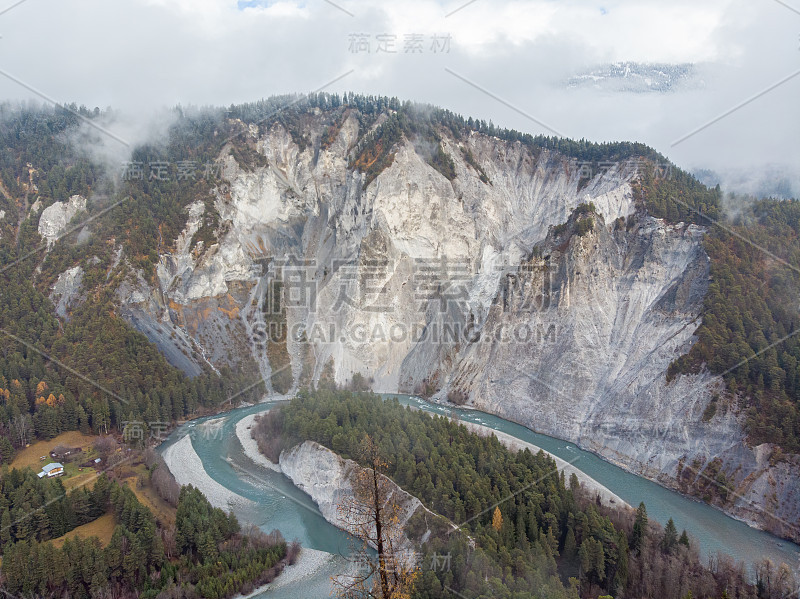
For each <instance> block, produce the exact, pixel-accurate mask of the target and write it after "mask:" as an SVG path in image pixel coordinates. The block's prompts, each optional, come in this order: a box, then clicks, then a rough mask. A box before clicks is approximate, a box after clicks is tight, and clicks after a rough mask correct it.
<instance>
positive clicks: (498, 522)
mask: <svg viewBox="0 0 800 599" xmlns="http://www.w3.org/2000/svg"><path fill="white" fill-rule="evenodd" d="M492 528H494V529H495V530H496V531H498V532H500V529H501V528H503V514H502V513H500V508H499V507H495V508H494V514H492Z"/></svg>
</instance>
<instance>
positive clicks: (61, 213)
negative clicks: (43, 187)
mask: <svg viewBox="0 0 800 599" xmlns="http://www.w3.org/2000/svg"><path fill="white" fill-rule="evenodd" d="M85 209H86V198H84V197H83V196H79V195H74V196H72V197H70V198H69V200H67V201H66V202H55V203H53V204H51V205H50V206H48V207H47V208H45V209H44V210H43V211H42V215H41V216H40V217H39V235H41V236H42V237H44V238H45V239H46V240H47V245H48V246H50V245H52V244H53V243H55V241H56V239H58V238H59V237H61V235H62V234H63V233H64V232H65V231H66V229H67V225H69V223H70V221H71V220H72V219H73V217H74V216H75V215H76V214H78V212H80V211H81V210H85Z"/></svg>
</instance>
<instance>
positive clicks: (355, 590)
mask: <svg viewBox="0 0 800 599" xmlns="http://www.w3.org/2000/svg"><path fill="white" fill-rule="evenodd" d="M361 456H362V463H365V464H368V466H367V467H365V468H359V469H358V471H357V472H356V473H355V475H354V478H353V481H352V485H353V494H352V496H349V497H347V499H346V500H345V501H344V502H343V503H342V504H341V505H340V506H339V517H340V520H341V521H342V522H343V523H344V525H345V528H346V529H347V530H348V531H349V532H350V533H352V534H353V536H355V537H356V538H358V539H359V540H360V542H361V544H360V545H359V546H358V547H356V548H354V551H353V558H354V560H355V562H356V563H357V564H358V565H359V570H358V571H357V572H356V573H355V574H346V575H341V576H336V577H334V578H333V582H334V585H335V587H336V592H337V594H338V596H339V597H341V598H342V599H409V598H410V597H411V592H412V590H413V587H414V581H415V580H416V578H417V574H418V569H417V567H416V564H415V563H414V559H413V556H410V555H408V553H407V552H403V551H401V550H400V547H401V542H402V538H403V527H402V525H401V524H400V514H401V508H400V506H399V505H398V504H397V501H396V499H395V497H396V493H395V492H394V484H393V483H392V481H391V480H390V479H389V478H388V477H386V475H385V474H384V472H385V471H386V466H387V465H386V462H384V461H383V459H382V458H381V456H380V452H379V450H378V447H377V445H376V444H375V442H374V441H373V439H372V438H371V437H370V436H369V435H367V436H366V437H365V438H364V441H363V443H362V447H361ZM370 549H375V550H377V552H378V554H377V556H375V554H374V552H373V551H371V550H370Z"/></svg>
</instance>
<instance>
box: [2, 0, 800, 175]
mask: <svg viewBox="0 0 800 599" xmlns="http://www.w3.org/2000/svg"><path fill="white" fill-rule="evenodd" d="M332 1H334V2H335V3H336V5H338V6H340V7H341V8H343V9H344V10H340V9H339V8H337V7H336V6H334V5H332V4H331V3H329V2H326V1H324V0H306V1H303V2H301V1H297V2H290V1H281V0H278V1H267V2H261V3H257V2H238V1H236V0H129V1H128V2H124V3H110V2H104V1H102V0H66V1H64V2H59V3H44V2H41V1H40V0H30V1H29V2H26V3H24V4H21V5H20V6H18V7H16V8H14V9H12V10H11V11H9V12H7V13H6V14H3V15H0V35H2V36H3V37H2V39H0V50H2V54H1V55H0V56H2V58H0V69H2V70H3V71H6V72H8V73H10V74H12V75H13V76H15V77H17V78H19V79H20V80H22V81H24V82H25V83H26V84H28V85H30V86H33V87H35V88H37V89H39V90H41V91H42V92H44V93H45V94H47V95H48V96H50V97H53V98H56V99H58V100H62V101H75V102H77V103H83V104H86V105H88V106H90V107H94V106H100V107H105V106H114V107H116V108H120V109H122V110H125V111H127V112H129V113H133V114H134V115H137V114H138V115H143V114H146V113H149V112H151V111H154V110H155V109H157V108H162V107H166V106H172V105H174V104H176V103H182V104H194V105H208V104H216V105H227V104H230V103H236V102H244V101H251V100H255V99H258V98H261V97H265V96H269V95H272V94H278V93H287V92H306V91H311V90H314V89H317V88H319V87H321V86H323V85H324V84H325V83H327V82H329V81H331V80H333V79H334V78H336V77H338V76H340V75H342V74H343V73H345V72H347V71H348V70H350V69H354V71H353V73H352V74H351V75H349V76H348V77H346V78H344V79H343V80H342V81H340V82H339V83H337V84H336V85H334V86H332V87H331V88H330V91H340V92H341V91H346V90H353V91H359V92H363V93H369V94H387V95H396V96H398V97H401V98H403V99H412V100H419V101H427V102H432V103H435V104H438V105H441V106H444V107H447V108H450V109H452V110H455V111H457V112H461V113H463V114H466V115H471V116H475V117H479V118H483V119H486V120H490V119H491V120H493V121H494V122H495V123H497V124H502V125H506V126H511V127H514V128H516V129H520V130H525V131H530V132H532V133H538V132H544V131H543V129H542V128H541V127H539V126H538V125H536V124H535V123H534V122H532V121H531V120H529V119H527V118H525V117H524V116H522V115H520V114H519V113H518V112H515V111H514V110H511V109H509V108H508V107H506V106H504V105H502V104H501V103H498V102H497V101H496V100H495V99H492V98H491V97H490V96H489V95H487V94H484V93H482V92H480V91H479V90H476V89H474V88H472V87H470V86H469V85H467V84H465V83H464V82H463V81H460V80H458V79H456V78H455V77H453V76H451V75H448V74H447V73H446V71H445V68H449V69H452V70H453V71H455V72H457V73H459V74H462V75H463V76H465V77H467V78H468V79H470V80H471V81H474V82H475V83H477V84H479V85H481V86H483V87H484V88H485V89H486V90H487V91H489V92H491V93H492V94H494V95H496V96H499V97H501V98H504V99H505V100H507V101H508V102H510V103H512V104H513V105H515V106H517V107H518V108H519V109H520V110H522V111H524V112H527V113H528V114H530V115H532V116H535V117H536V118H537V119H539V120H541V121H544V122H546V123H551V124H552V125H553V126H554V127H555V128H556V129H558V130H560V131H564V132H565V133H567V134H569V135H570V136H573V137H586V138H589V139H596V140H612V139H634V140H640V141H644V142H646V143H649V144H651V145H653V146H655V147H656V148H657V149H659V150H660V151H662V152H664V153H665V154H667V155H668V156H670V157H671V158H674V159H675V160H676V161H677V162H678V163H679V164H682V165H686V166H691V167H694V166H708V167H712V168H722V167H725V168H728V169H730V168H734V169H742V168H753V167H757V166H758V165H760V164H766V163H771V162H782V163H789V162H794V163H800V150H798V148H797V144H796V141H795V140H796V139H797V138H798V134H800V131H798V129H800V122H799V120H800V119H799V118H798V116H797V113H796V108H795V105H796V98H797V94H798V91H800V77H798V78H797V79H795V80H793V81H790V82H788V83H786V84H785V85H783V86H780V87H778V88H776V89H775V90H773V91H771V92H769V93H768V94H766V95H765V96H764V97H763V98H760V99H758V100H755V101H754V102H752V103H751V104H749V105H748V106H745V107H743V108H742V109H741V110H738V111H736V112H735V113H733V114H731V115H730V116H728V117H726V118H724V119H722V120H721V121H719V122H718V123H715V124H713V125H710V126H709V127H708V128H707V129H705V130H703V131H702V132H700V133H698V134H697V135H695V136H693V137H692V138H690V139H687V140H686V141H685V142H683V143H681V144H679V145H677V146H674V147H673V146H672V145H671V144H672V142H673V141H675V140H676V139H677V138H679V137H680V136H682V135H684V134H686V133H688V132H689V131H692V130H693V129H695V128H697V127H699V126H701V125H703V124H704V123H707V122H708V121H710V120H712V119H714V118H715V117H717V116H718V115H720V114H722V113H723V112H725V111H727V110H729V109H731V108H732V107H734V106H736V105H737V104H738V103H740V102H742V101H744V100H746V99H748V98H749V97H751V96H752V95H754V94H756V93H757V92H759V91H761V90H763V89H765V88H766V87H768V86H770V85H772V84H774V83H775V82H776V81H779V80H780V79H781V78H783V77H786V76H787V75H788V74H790V73H792V72H794V71H795V70H796V69H798V68H800V51H798V50H799V49H798V31H800V15H798V14H796V13H794V12H792V11H790V10H789V9H787V8H785V7H784V6H781V5H780V4H779V3H777V2H768V1H765V2H757V3H756V2H746V1H745V0H704V1H703V2H697V1H696V0H695V1H691V2H690V1H689V0H675V1H674V2H669V3H665V2H663V1H662V0H638V1H637V0H612V1H608V2H605V1H604V2H602V3H598V4H594V3H590V2H585V1H577V0H566V1H559V2H556V1H546V0H530V1H522V0H476V1H475V2H473V3H471V4H470V5H468V6H466V7H464V8H463V9H462V10H459V11H458V12H456V13H454V14H452V16H450V17H446V15H447V14H448V13H450V12H452V11H453V10H455V9H456V8H458V7H459V6H463V4H464V3H462V2H460V1H458V0H456V1H442V2H437V1H434V0H409V1H408V2H402V3H388V2H385V1H378V0H365V1H355V0H346V1H343V2H339V1H337V0H332ZM345 11H347V12H350V13H352V14H353V15H354V16H349V15H348V14H346V12H345ZM359 32H360V33H366V34H368V35H369V36H370V38H371V40H372V52H370V53H369V54H353V53H351V52H349V51H348V46H349V37H348V36H349V35H350V34H353V33H359ZM381 33H388V34H394V35H396V36H397V43H396V49H397V50H398V52H397V53H396V54H394V55H386V54H376V53H375V51H374V50H375V39H374V36H375V35H377V34H381ZM412 33H419V34H423V35H425V36H426V44H425V48H424V52H423V53H421V54H415V55H410V54H406V53H404V52H403V50H404V35H405V34H412ZM433 34H449V35H451V36H452V42H451V48H450V52H449V53H443V54H442V53H440V54H434V53H433V52H432V51H431V50H430V47H429V44H430V36H431V35H433ZM620 60H627V61H653V62H693V63H698V64H699V69H700V72H701V73H702V78H703V80H704V82H705V86H704V87H703V88H702V89H700V90H690V91H680V92H676V93H671V94H666V95H657V94H648V95H635V94H609V93H606V92H602V91H596V90H591V89H588V90H587V89H582V90H566V89H565V88H564V86H563V82H564V81H565V80H566V79H567V78H568V77H569V76H570V75H572V74H574V73H576V72H579V71H581V70H583V69H585V68H587V67H590V66H592V65H596V64H598V63H603V62H610V61H620ZM0 97H2V98H10V99H14V98H27V97H31V93H30V92H29V91H28V90H26V89H25V88H24V87H22V86H19V85H18V84H17V83H14V82H12V81H10V80H8V79H5V78H3V77H0Z"/></svg>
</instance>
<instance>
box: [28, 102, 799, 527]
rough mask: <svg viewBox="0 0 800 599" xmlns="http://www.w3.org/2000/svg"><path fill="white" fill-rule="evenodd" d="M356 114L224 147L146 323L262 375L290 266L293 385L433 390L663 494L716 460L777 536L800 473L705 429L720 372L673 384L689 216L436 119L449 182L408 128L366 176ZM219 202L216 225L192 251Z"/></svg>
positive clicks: (686, 305) (694, 258) (738, 438)
mask: <svg viewBox="0 0 800 599" xmlns="http://www.w3.org/2000/svg"><path fill="white" fill-rule="evenodd" d="M358 127H359V125H358V121H357V119H355V118H354V117H352V116H351V117H349V118H347V119H345V121H344V123H343V125H342V127H341V129H340V131H339V133H338V137H337V138H336V139H335V140H334V141H333V143H332V144H331V145H329V146H328V147H326V148H322V147H320V145H319V137H320V135H321V134H322V132H323V131H324V130H325V127H324V126H323V125H322V124H321V123H315V122H313V118H312V122H310V124H308V125H307V130H306V132H305V133H306V136H307V138H308V139H311V140H312V143H311V144H310V145H309V146H308V147H307V148H305V149H304V150H302V151H301V150H300V149H299V147H298V146H297V145H296V144H295V143H294V142H293V141H292V137H291V135H290V134H289V133H288V132H287V131H286V130H284V129H283V128H282V127H281V126H279V125H275V126H273V127H271V128H269V129H267V130H265V129H263V128H262V129H260V130H259V129H258V128H254V127H251V128H250V135H251V136H252V140H253V141H254V143H255V144H256V147H257V148H258V150H259V151H260V152H261V153H262V154H263V156H264V157H265V158H266V161H267V162H268V164H267V166H256V167H243V166H242V165H239V164H238V163H237V162H236V161H235V160H234V159H233V158H232V157H231V156H230V155H228V153H227V151H226V152H223V156H222V158H223V160H224V169H223V175H224V178H225V179H226V181H227V183H226V184H225V185H222V186H220V187H219V188H218V189H216V190H215V192H214V197H213V198H198V200H197V202H195V203H193V204H191V205H190V206H189V208H188V210H189V218H188V222H187V225H186V229H185V230H184V232H183V233H182V234H181V236H180V237H179V238H178V239H177V240H176V242H175V244H174V250H173V251H171V252H169V253H165V254H163V255H162V256H161V263H160V265H159V267H158V273H157V274H158V277H157V278H158V284H157V286H156V287H155V288H149V287H147V285H144V284H143V283H142V281H138V282H132V283H131V285H130V286H129V287H127V288H126V289H127V291H125V293H121V295H120V297H121V298H122V301H123V303H124V304H125V305H126V306H127V307H128V308H130V309H131V310H138V311H139V312H137V313H138V314H140V317H139V318H138V320H139V321H140V322H143V321H144V319H143V318H142V317H141V315H147V317H148V318H149V320H150V321H151V322H161V323H164V324H165V325H168V326H169V327H176V328H177V329H180V330H182V331H184V332H185V335H186V337H187V339H189V340H190V344H191V345H193V346H194V347H195V348H196V349H197V351H196V352H195V353H197V354H199V355H202V356H203V357H204V358H205V359H207V360H208V362H209V363H211V364H213V365H215V366H221V365H224V364H227V365H232V366H234V367H238V366H237V365H238V364H241V363H243V362H244V361H248V360H249V361H250V362H252V361H255V363H256V364H257V365H258V370H259V371H260V373H261V375H262V376H263V377H264V378H265V380H267V381H269V380H270V373H271V371H272V368H271V365H270V362H269V359H268V357H267V353H266V350H265V345H264V343H263V342H262V341H263V335H262V333H263V331H264V328H265V327H266V326H267V324H268V323H267V322H266V318H265V314H264V309H265V305H266V304H265V302H266V301H267V292H268V289H269V282H270V281H271V280H273V278H274V277H276V276H277V275H278V274H279V273H280V271H281V264H284V265H286V264H289V265H291V264H294V266H293V267H292V268H294V271H293V272H294V273H295V275H297V276H298V277H299V279H298V280H301V281H302V283H301V284H299V287H298V286H295V288H294V292H299V293H300V295H301V296H302V297H300V299H296V298H295V299H293V300H292V301H291V302H290V305H289V307H288V309H287V314H286V321H287V322H286V326H287V330H288V339H287V341H286V351H287V352H288V354H289V356H290V359H291V370H292V376H293V379H294V386H295V387H296V386H297V385H298V383H299V379H300V377H301V376H307V377H308V379H309V380H312V381H316V380H318V379H319V377H320V376H321V375H322V373H323V370H324V369H325V368H326V366H328V367H332V374H333V377H334V379H335V380H336V382H337V383H340V384H346V383H348V382H349V381H350V380H351V379H352V377H353V376H354V374H356V373H358V374H360V375H362V376H363V377H364V378H365V380H367V381H370V384H371V386H372V388H373V389H374V390H376V391H384V392H397V391H400V392H416V391H417V390H418V389H420V388H423V387H424V388H426V389H427V391H429V392H430V393H432V394H433V397H434V399H439V400H442V401H445V400H446V399H447V397H448V396H450V397H455V398H458V400H459V402H465V403H467V404H468V405H472V406H475V407H477V408H480V409H483V410H486V411H489V412H493V413H497V414H499V415H501V416H504V417H506V418H509V419H511V420H514V421H517V422H520V423H521V424H524V425H527V426H530V427H532V428H534V429H536V430H538V431H541V432H545V433H548V434H551V435H554V436H557V437H560V438H564V439H569V440H571V441H573V442H575V443H576V444H579V445H580V446H582V447H584V448H587V449H590V450H593V451H595V452H597V453H599V454H600V455H602V456H604V457H606V458H607V459H609V460H611V461H613V462H615V463H617V464H619V465H621V466H623V467H626V468H629V469H631V470H633V471H635V472H637V473H639V474H642V475H644V476H647V477H648V478H651V479H654V480H658V481H660V482H662V483H664V484H666V485H670V486H676V485H677V479H676V476H677V474H678V469H679V467H680V465H681V464H696V465H698V468H699V470H701V471H702V469H703V468H704V467H705V466H706V465H707V464H709V463H710V462H711V461H712V460H713V459H714V458H719V459H721V460H722V461H723V463H724V466H723V468H724V469H725V471H726V472H728V473H730V474H731V475H732V476H733V477H734V478H735V481H736V485H737V488H736V492H737V493H739V494H741V495H744V496H747V497H748V498H750V499H749V501H750V504H749V505H752V506H756V507H755V508H753V509H745V508H743V507H741V506H740V507H735V506H730V505H729V506H728V508H727V509H729V511H732V512H733V513H736V514H738V515H740V516H742V517H746V518H748V519H750V520H751V521H756V522H757V523H758V524H759V525H761V526H765V527H767V528H771V529H773V530H775V528H774V526H772V525H771V524H770V523H769V519H768V518H767V517H766V516H763V514H764V513H765V512H763V511H760V512H759V511H758V510H760V509H761V508H762V507H763V506H765V505H767V503H769V502H772V503H774V502H775V501H777V502H778V503H779V504H780V506H781V507H780V508H775V509H778V510H779V512H780V513H781V514H783V516H782V518H784V519H787V518H789V519H791V518H793V519H792V520H791V521H792V522H797V520H798V518H800V513H797V511H798V510H800V508H799V507H798V502H797V501H796V500H795V501H793V500H792V498H793V497H796V493H797V492H798V489H799V488H800V483H799V482H798V481H799V480H800V479H799V478H798V468H797V467H795V466H792V465H789V466H787V467H786V468H783V467H781V468H779V469H776V468H774V467H773V466H771V465H770V464H769V460H766V461H765V460H763V459H762V460H759V459H758V457H757V455H756V452H755V451H754V450H753V449H752V448H749V447H747V445H746V443H745V440H744V435H743V433H742V423H741V421H740V419H739V417H738V416H737V415H736V412H735V409H733V408H734V407H735V406H730V409H727V410H718V411H717V414H716V415H715V416H714V417H713V418H712V419H711V420H710V421H708V422H704V420H703V413H704V411H705V408H706V407H707V406H708V404H709V402H710V400H711V397H712V396H713V395H714V394H715V393H719V392H720V391H721V390H722V389H723V387H722V382H721V381H720V380H719V379H718V378H716V377H712V376H710V375H708V374H701V375H697V376H682V377H679V378H678V379H677V380H675V381H673V382H671V383H670V384H667V382H666V371H667V368H668V366H669V364H670V363H671V362H672V361H673V360H674V359H676V358H677V357H679V356H680V355H682V354H684V353H686V351H688V349H689V347H691V345H692V343H693V342H694V340H695V338H694V333H695V331H696V329H697V326H698V325H699V319H698V317H699V314H700V309H701V304H702V299H703V296H704V294H705V292H706V288H707V285H708V258H707V256H706V255H705V253H704V251H703V248H702V236H703V233H704V232H703V231H702V230H701V229H699V228H698V227H695V226H685V225H683V224H677V225H669V224H666V223H664V222H662V221H659V220H657V219H653V218H649V217H646V216H644V215H643V214H641V213H637V212H636V207H635V205H634V197H633V190H632V187H631V182H632V181H633V180H634V179H635V177H636V164H635V163H634V162H629V163H628V162H623V163H620V164H617V165H616V166H615V167H614V168H612V169H610V170H608V171H607V172H604V173H602V174H599V175H596V176H595V177H594V178H592V179H590V180H588V181H587V180H586V179H581V177H580V173H579V172H578V170H577V169H576V168H575V166H574V165H571V164H570V163H569V161H568V160H566V159H565V158H564V157H562V156H560V155H559V154H556V153H553V152H549V151H547V150H540V151H538V152H536V153H535V154H534V153H531V151H530V150H529V149H528V148H526V147H525V146H523V145H522V144H519V143H510V142H505V141H501V140H498V139H496V138H491V137H488V136H485V135H481V134H477V133H473V134H471V135H469V136H467V137H464V138H462V139H460V140H456V139H453V138H451V137H449V136H448V134H447V133H445V134H444V137H443V141H442V146H443V149H444V151H445V152H446V153H447V154H448V155H449V156H450V157H451V158H452V160H453V163H454V166H455V174H456V176H455V178H454V179H453V180H452V181H450V180H448V179H447V178H445V177H444V176H443V175H442V174H441V173H439V172H438V171H436V170H435V169H434V168H433V167H432V166H430V165H429V164H428V163H427V162H426V161H425V159H424V158H423V157H422V156H421V155H420V154H419V153H418V152H417V151H416V150H415V148H414V146H413V144H412V143H410V142H407V141H406V142H403V143H401V144H399V145H398V147H397V148H396V153H395V155H394V159H393V161H392V163H391V165H390V166H389V167H387V168H386V169H385V170H383V171H382V172H381V173H380V174H379V175H378V176H377V177H376V178H375V179H374V180H373V181H372V182H370V184H369V185H366V186H364V179H363V175H362V174H361V173H359V172H358V171H354V170H352V169H350V168H348V162H349V152H350V150H351V148H352V147H353V145H354V144H355V142H356V141H357V140H358V137H359V131H358ZM468 154H469V155H471V156H472V157H474V160H475V163H477V165H478V166H479V167H480V170H481V171H482V172H479V171H478V170H477V169H476V168H475V167H474V166H472V165H470V164H469V163H468V162H467V160H466V156H467V155H468ZM482 174H483V177H482ZM205 200H209V201H205ZM212 202H213V210H214V212H215V213H216V214H218V215H219V226H218V227H217V229H216V231H215V234H214V237H213V239H211V240H210V241H209V242H207V243H206V242H204V243H202V244H197V245H195V246H194V247H192V243H191V241H192V239H193V237H194V235H195V233H196V232H197V231H198V230H199V228H200V226H201V222H202V219H203V218H204V217H205V215H206V214H205V213H206V212H207V210H208V209H207V206H209V205H211V204H212ZM589 202H591V203H592V204H593V205H594V207H595V209H594V213H593V214H592V215H591V218H592V219H593V226H592V227H591V228H590V229H589V230H586V231H582V233H583V234H582V235H581V234H578V233H576V231H575V230H574V229H575V226H576V222H571V225H570V227H568V230H566V231H561V232H559V234H556V233H557V232H556V231H555V230H554V226H555V225H560V224H561V223H565V222H566V221H567V220H568V219H569V218H570V215H571V214H572V213H573V211H574V210H575V208H576V207H577V206H579V205H580V204H582V203H589ZM51 208H52V207H51ZM48 210H50V208H48ZM59 210H60V209H59ZM45 212H47V211H45ZM632 215H633V218H631V219H630V223H627V222H626V219H628V217H630V216H632ZM45 220H46V219H45V218H44V215H43V217H42V221H45ZM47 221H48V222H50V221H49V219H47ZM573 221H574V219H573ZM59 222H60V221H59ZM41 226H42V225H41V222H40V227H41ZM165 245H166V244H165ZM286 270H287V269H286V268H284V275H286ZM284 279H286V277H285V276H284ZM284 284H285V286H288V284H287V283H284ZM285 291H287V292H290V293H291V292H292V290H291V289H285ZM134 324H135V323H134ZM437 327H438V333H437ZM446 327H450V328H449V333H448V334H444V333H443V331H444V329H445V328H446ZM478 333H480V341H479V342H478V341H475V339H474V338H475V336H476V334H478ZM504 335H506V337H504ZM508 335H510V336H511V337H510V338H509V337H508ZM515 335H516V336H515ZM301 340H306V341H308V346H306V345H304V344H302V343H301V342H300V341H301ZM304 373H305V375H304ZM773 474H774V475H775V476H778V477H779V478H780V481H782V482H781V483H780V484H778V486H777V487H776V486H775V485H771V484H769V482H768V481H769V480H770V476H773ZM764 481H767V483H765V482H764ZM776 484H777V483H776ZM781 485H782V486H781ZM775 488H778V489H779V492H775ZM770 489H772V490H770ZM780 489H783V490H782V491H781V490H780ZM773 496H775V497H777V500H773V499H772V497H773ZM792 501H793V503H792ZM787 502H788V503H787ZM790 504H791V505H790ZM775 509H771V510H770V511H773V512H774V511H775ZM745 512H746V513H745Z"/></svg>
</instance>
